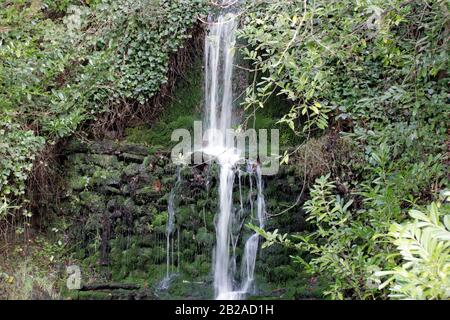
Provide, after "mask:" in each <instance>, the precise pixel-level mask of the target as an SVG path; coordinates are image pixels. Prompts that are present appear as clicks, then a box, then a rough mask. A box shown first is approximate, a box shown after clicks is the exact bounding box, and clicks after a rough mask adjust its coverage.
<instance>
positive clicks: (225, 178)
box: [203, 11, 265, 299]
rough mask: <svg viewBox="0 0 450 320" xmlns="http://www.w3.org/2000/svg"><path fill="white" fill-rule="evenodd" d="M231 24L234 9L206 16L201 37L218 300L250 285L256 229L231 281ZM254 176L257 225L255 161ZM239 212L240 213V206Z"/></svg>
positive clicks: (234, 158)
mask: <svg viewBox="0 0 450 320" xmlns="http://www.w3.org/2000/svg"><path fill="white" fill-rule="evenodd" d="M236 28H237V17H236V14H235V13H233V12H230V11H228V12H227V13H222V14H220V15H219V17H218V18H217V19H216V21H211V19H210V29H209V33H208V36H207V37H206V39H205V98H206V99H205V103H206V112H207V116H206V120H207V121H206V122H207V127H208V131H207V144H206V146H205V147H204V148H203V153H204V154H207V155H209V156H211V157H213V159H215V160H216V162H217V163H218V164H219V166H220V174H219V209H220V211H219V213H218V216H217V217H216V247H215V253H214V291H215V297H216V298H217V299H240V298H242V297H244V296H245V294H246V293H247V292H248V290H249V289H250V288H251V285H252V283H253V281H254V269H255V262H256V254H257V249H258V242H259V241H258V240H259V237H258V235H257V234H253V235H252V236H251V237H250V238H249V239H248V240H247V242H246V244H245V253H244V257H243V259H242V263H243V264H242V270H243V271H242V279H243V280H242V282H243V283H242V284H241V285H236V284H235V281H234V280H235V274H234V273H235V270H236V268H235V257H234V251H235V250H234V249H235V247H236V243H237V238H235V239H234V241H232V236H233V235H232V230H233V225H232V224H233V222H235V221H236V220H239V219H235V217H234V216H233V215H234V207H233V186H234V180H235V175H236V173H237V172H238V170H237V168H236V165H237V163H238V161H239V160H241V159H240V152H239V150H237V149H236V148H235V147H234V140H232V139H228V137H227V131H228V130H229V129H231V126H232V125H233V121H232V120H233V112H232V111H233V89H232V79H233V62H234V52H235V48H234V46H235V42H236ZM256 176H257V186H258V195H257V212H258V214H257V215H258V221H259V225H260V226H261V227H262V226H263V220H264V213H265V209H264V198H263V195H262V183H261V170H260V168H259V166H257V175H256ZM239 187H240V184H239ZM240 194H241V190H240ZM241 203H242V201H241ZM239 212H240V214H241V213H242V205H241V211H239ZM230 247H232V248H230ZM231 249H233V250H231ZM231 253H233V256H231ZM244 279H245V280H244Z"/></svg>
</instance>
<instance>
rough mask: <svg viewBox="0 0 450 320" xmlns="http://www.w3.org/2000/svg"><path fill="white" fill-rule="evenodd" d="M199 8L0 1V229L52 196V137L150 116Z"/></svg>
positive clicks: (167, 87) (190, 47) (188, 41)
mask: <svg viewBox="0 0 450 320" xmlns="http://www.w3.org/2000/svg"><path fill="white" fill-rule="evenodd" d="M204 9H205V3H204V1H201V0H198V1H196V0H195V1H166V0H160V1H153V0H138V1H130V0H118V1H116V0H96V1H75V0H67V1H49V0H29V1H27V0H13V1H4V2H2V3H1V4H0V60H1V61H2V63H1V65H0V224H1V229H0V233H1V235H2V237H3V236H5V237H6V234H9V233H10V232H12V234H14V232H15V231H16V230H17V232H19V233H23V232H24V231H26V228H27V227H29V226H30V222H31V217H32V215H33V213H34V214H36V213H37V212H36V211H38V210H36V208H35V207H33V202H34V200H36V199H37V200H39V199H42V197H49V199H51V198H52V193H53V192H54V189H57V187H55V186H53V184H54V182H55V181H54V180H55V179H54V178H49V177H51V176H58V175H59V174H60V173H59V172H58V171H57V170H56V169H57V164H58V161H57V160H58V159H57V156H58V153H59V142H60V141H61V140H62V139H65V138H67V137H70V136H71V135H72V134H74V133H75V132H77V130H79V129H81V128H83V129H86V128H89V131H90V132H93V133H94V134H95V135H109V136H119V135H121V134H123V129H124V126H125V125H126V123H128V122H132V121H136V120H137V119H139V120H143V121H147V122H149V121H151V120H153V119H155V118H157V116H158V112H160V110H161V106H162V100H163V99H162V98H163V97H164V96H166V95H168V94H169V93H170V92H171V89H172V86H173V83H174V81H175V78H176V77H178V76H180V75H181V74H182V73H183V70H184V68H185V67H186V65H188V64H189V63H191V60H190V57H191V54H192V53H193V52H196V51H198V42H199V41H200V43H201V39H202V37H201V33H202V30H201V28H199V27H198V24H197V21H198V20H197V17H198V16H199V15H202V14H203V13H204ZM196 41H197V43H196ZM83 126H84V127H83ZM26 189H28V191H32V194H26ZM36 192H37V195H36V194H34V193H36ZM29 193H30V192H29ZM45 200H48V199H45ZM30 201H31V203H30ZM30 209H34V210H30ZM33 211H34V212H33ZM11 220H13V221H14V223H13V225H16V224H17V225H18V224H19V223H20V226H19V227H18V228H17V229H16V230H12V229H15V228H12V227H11V226H10V222H11ZM23 221H24V224H23V223H22V222H23ZM24 227H25V228H24Z"/></svg>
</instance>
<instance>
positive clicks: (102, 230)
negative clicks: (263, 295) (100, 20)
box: [60, 140, 304, 298]
mask: <svg viewBox="0 0 450 320" xmlns="http://www.w3.org/2000/svg"><path fill="white" fill-rule="evenodd" d="M66 156H67V160H66V162H65V170H66V179H67V188H66V194H65V198H64V199H63V201H62V204H61V205H60V207H61V209H62V211H63V213H64V215H65V217H67V219H68V220H69V221H70V223H71V227H70V237H71V239H70V242H71V243H72V244H73V245H74V246H73V248H74V258H76V259H77V260H78V261H81V262H82V264H83V266H84V267H85V268H87V269H89V270H92V271H94V273H96V274H99V275H101V276H102V277H104V278H106V279H109V281H115V282H120V281H124V280H127V281H130V280H131V281H135V282H138V283H145V284H146V286H154V287H157V284H158V283H159V282H160V281H161V279H163V278H164V276H165V275H166V272H167V269H166V257H167V252H166V222H167V218H168V213H167V207H168V199H169V194H170V192H171V190H172V188H173V186H174V184H175V181H176V166H175V165H173V164H172V163H171V161H170V159H169V153H168V152H156V153H155V152H152V151H151V150H150V149H149V148H146V147H145V146H142V145H136V144H129V143H126V142H115V141H110V140H104V141H94V142H90V143H88V142H81V141H75V140H74V141H72V142H70V143H69V145H68V147H67V149H66ZM217 170H218V168H217V167H215V166H214V165H213V166H208V165H204V166H197V167H184V168H182V169H181V172H180V175H181V183H180V185H179V187H178V189H177V192H176V194H175V197H174V207H175V228H174V232H173V236H172V239H171V246H170V248H171V249H170V250H171V251H172V252H169V255H170V260H171V263H170V266H169V270H170V273H176V274H178V275H179V280H180V281H178V282H177V283H174V284H173V285H172V286H171V289H170V290H171V292H170V293H169V294H170V296H171V297H181V298H187V297H197V298H211V297H212V285H211V281H212V279H211V275H210V274H211V265H212V255H213V249H214V243H215V230H214V216H215V214H216V212H217V183H218V181H216V177H217ZM294 171H295V170H290V169H289V168H283V170H281V172H280V175H279V176H276V177H268V178H267V179H266V181H265V184H266V188H265V194H266V202H267V211H268V213H269V214H271V213H277V212H279V211H281V210H282V209H284V208H286V207H288V206H289V205H292V204H293V203H294V202H295V200H296V198H297V196H298V193H299V192H300V190H301V181H302V178H301V177H296V176H295V173H294ZM287 176H290V177H291V178H289V179H287ZM253 178H254V177H253ZM236 179H237V178H236ZM250 179H252V176H250V175H248V174H246V173H243V174H242V176H241V185H242V189H241V193H242V194H243V206H244V208H245V211H244V212H245V214H247V215H248V219H247V221H249V222H251V221H252V220H251V214H250V207H251V201H254V200H255V199H256V190H255V187H254V186H255V181H253V182H252V183H253V192H252V191H251V190H250ZM238 185H239V183H238V181H236V183H235V186H236V188H235V191H234V193H235V196H234V198H235V199H236V201H237V202H236V207H239V205H240V204H239V194H240V192H239V189H238ZM303 224H304V223H303V215H302V213H301V212H300V209H299V208H294V209H292V210H290V211H289V212H288V213H286V214H282V215H279V216H276V217H274V218H270V219H269V220H268V223H267V225H268V228H269V229H275V228H278V229H280V231H281V232H295V231H300V230H301V229H302V228H303ZM238 232H239V238H240V240H238V241H239V243H238V245H237V247H236V260H237V261H238V263H239V260H240V258H241V254H242V249H243V248H242V245H241V243H244V242H245V239H246V237H247V236H248V235H249V234H250V233H251V232H250V230H247V228H245V226H244V227H242V228H241V230H240V231H238ZM243 239H244V240H243ZM284 250H285V249H282V248H270V249H269V250H263V251H262V252H261V254H260V255H259V259H260V260H261V261H260V262H259V263H258V265H257V272H259V273H260V274H263V278H264V279H265V280H266V281H268V282H274V281H275V282H282V281H286V280H287V279H288V278H289V277H291V276H295V271H293V270H290V269H289V267H288V266H289V265H290V264H291V262H290V261H289V258H288V256H289V255H288V253H287V252H285V251H284ZM286 268H287V269H289V270H286ZM292 274H294V275H292ZM182 280H184V281H182ZM182 283H185V285H182ZM186 283H188V284H186ZM199 286H200V287H201V289H199Z"/></svg>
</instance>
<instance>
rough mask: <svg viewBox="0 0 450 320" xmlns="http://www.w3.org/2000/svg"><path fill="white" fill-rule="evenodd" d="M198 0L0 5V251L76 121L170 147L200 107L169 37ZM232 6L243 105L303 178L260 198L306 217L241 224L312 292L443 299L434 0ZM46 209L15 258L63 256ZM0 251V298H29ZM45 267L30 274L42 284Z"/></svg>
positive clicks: (443, 170) (441, 38) (442, 179)
mask: <svg viewBox="0 0 450 320" xmlns="http://www.w3.org/2000/svg"><path fill="white" fill-rule="evenodd" d="M210 4H211V1H203V0H180V1H170V0H158V1H155V0H90V1H88V0H85V1H76V0H59V1H51V0H7V1H3V2H2V3H1V4H0V62H1V63H0V236H1V237H2V239H1V241H2V245H1V246H0V253H1V252H2V251H5V252H8V250H9V249H10V248H9V245H8V244H10V243H11V242H14V239H12V238H14V235H15V237H17V239H22V238H21V237H20V236H21V235H22V234H24V235H25V239H28V230H30V229H32V228H31V227H32V224H33V215H36V214H39V215H43V216H45V219H47V220H48V219H51V217H49V216H48V215H49V214H50V213H49V212H42V210H38V209H37V208H38V207H36V204H35V203H34V202H35V200H34V199H32V196H31V195H32V193H33V189H34V188H36V181H37V183H47V181H48V179H50V180H52V179H53V178H52V177H53V176H54V175H55V174H60V172H58V171H57V167H56V165H57V162H52V161H51V160H55V157H56V155H55V154H56V153H58V152H59V150H60V149H59V146H60V144H61V143H62V142H64V141H65V140H66V139H68V138H70V137H72V136H74V135H75V136H84V135H85V132H89V135H90V136H95V137H98V136H101V137H103V136H107V137H109V138H112V139H116V138H121V137H123V136H125V138H126V139H127V140H128V142H133V143H140V144H143V145H145V146H146V147H152V148H155V147H158V148H159V147H164V148H168V147H169V146H170V142H169V140H170V133H171V131H172V130H173V129H175V128H179V127H186V128H188V127H189V126H190V125H191V122H192V121H193V120H194V119H198V118H200V116H199V111H201V106H200V108H199V105H198V101H199V100H200V99H201V87H202V84H201V81H200V78H201V77H200V76H199V72H198V71H199V69H200V67H199V66H198V65H196V63H197V62H196V61H192V60H190V59H189V58H188V57H187V56H188V54H186V52H185V51H184V50H188V49H189V48H186V47H187V46H192V42H195V41H198V40H201V38H202V32H201V30H199V28H198V22H199V21H201V20H202V21H204V18H202V19H200V20H199V19H197V18H198V17H199V16H200V17H204V14H205V13H206V12H207V10H208V7H209V5H210ZM213 4H214V5H216V3H213ZM242 6H245V8H244V10H242V12H243V13H242V14H241V28H240V30H239V34H238V37H239V53H240V55H241V59H242V60H243V62H242V63H241V64H242V65H241V69H242V70H247V71H248V72H249V75H250V76H249V79H250V83H249V86H248V88H247V89H246V91H245V94H244V96H243V97H242V100H243V102H242V104H241V107H242V108H243V109H245V111H246V112H247V114H249V115H250V116H249V118H246V120H249V119H251V117H255V118H254V120H255V123H256V126H257V127H261V128H263V127H277V128H284V130H285V131H284V132H283V133H282V144H283V147H286V148H284V149H286V150H283V152H284V154H283V155H282V157H281V158H280V161H281V162H282V163H283V164H286V165H289V166H294V167H297V168H299V171H300V172H301V176H302V177H301V179H300V178H298V179H297V176H296V179H297V180H295V181H290V180H289V181H288V182H289V183H290V184H291V185H293V187H292V188H291V190H295V191H296V192H297V193H298V195H297V194H296V198H297V201H295V202H294V203H290V204H289V205H288V206H287V208H286V209H284V207H283V208H282V209H281V208H280V209H279V210H274V211H277V212H276V214H277V215H280V216H281V218H280V219H283V218H282V216H283V215H285V216H289V219H290V218H292V217H293V216H294V215H304V218H305V219H306V221H307V227H306V229H305V230H302V231H301V232H292V233H286V234H285V233H282V232H280V231H279V230H277V228H276V226H271V225H269V228H268V230H262V229H259V228H257V227H255V226H252V225H249V227H250V228H253V229H255V230H257V231H258V232H259V233H260V234H261V235H262V236H264V238H265V239H266V240H267V241H266V243H265V244H264V245H263V247H264V248H267V247H271V248H269V249H264V250H275V249H274V247H275V246H282V247H283V248H282V249H277V250H281V251H279V252H283V253H286V257H287V252H289V253H292V260H291V261H290V263H292V264H293V265H295V268H293V269H292V270H298V269H299V268H301V269H303V270H306V271H307V272H308V273H309V274H310V275H311V277H318V278H319V279H320V282H321V283H324V286H325V289H324V295H325V297H327V298H331V299H347V298H352V299H378V298H382V299H386V298H395V299H404V298H413V299H449V298H450V204H449V202H450V194H449V191H448V188H449V175H448V165H449V159H448V152H449V149H448V148H449V145H450V142H449V138H448V132H449V131H448V130H449V128H448V119H449V116H450V108H449V93H448V82H449V74H448V64H449V61H448V60H449V59H448V50H449V46H448V39H449V34H450V13H449V3H448V1H445V0H427V1H422V0H360V1H354V0H340V1H330V0H315V1H307V0H284V1H246V2H245V3H243V4H242ZM191 38H194V39H191ZM191 49H192V48H191ZM194 51H195V49H194ZM191 65H193V66H194V68H195V69H196V70H195V71H194V72H193V73H192V76H190V77H187V79H185V80H186V81H188V82H189V83H190V84H191V85H192V86H191V87H190V86H179V87H176V88H177V89H176V90H177V94H176V95H175V96H176V97H177V99H176V100H174V101H171V103H166V101H165V99H163V98H164V96H165V95H167V94H168V93H169V92H170V91H171V90H172V88H173V87H174V83H175V78H177V77H178V78H183V77H184V76H183V75H182V74H183V72H182V70H183V69H184V68H185V67H186V66H191ZM193 87H194V89H192V88H193ZM180 96H183V97H185V98H184V99H178V97H180ZM280 101H282V103H280ZM164 106H166V108H167V106H169V110H166V113H165V117H162V118H161V117H160V113H161V111H162V110H163V109H164ZM286 108H287V109H286ZM158 118H159V122H156V123H155V120H157V119H158ZM250 122H251V121H249V123H250ZM135 123H137V124H138V125H134V124H135ZM130 124H133V125H131V126H130ZM149 124H151V125H149ZM244 125H247V123H245V124H244ZM287 130H289V131H287ZM325 142H326V143H325ZM55 161H56V160H55ZM42 176H45V177H47V180H39V179H40V178H42ZM49 177H50V178H49ZM33 182H34V183H33ZM48 190H51V189H47V191H48ZM51 197H52V194H50V198H51ZM41 200H43V201H48V199H47V198H44V199H41ZM164 214H166V213H164ZM186 215H187V216H188V214H186ZM160 216H162V215H160ZM158 217H159V216H158ZM160 218H161V219H162V220H163V219H165V217H160ZM58 223H59V224H60V225H61V227H58V228H56V227H52V229H51V230H50V233H51V234H52V236H49V237H47V238H45V237H44V238H40V237H37V238H36V239H35V241H34V244H35V246H36V248H34V249H33V250H32V251H30V252H29V254H30V258H28V259H27V261H29V260H30V259H31V260H34V261H35V262H36V261H38V262H39V263H41V267H42V268H44V269H45V268H50V267H51V266H50V265H51V262H53V260H54V259H55V258H56V257H58V256H64V255H68V254H69V253H68V252H67V248H66V247H65V244H66V243H65V241H66V240H67V239H65V237H64V236H63V235H62V230H63V229H64V223H65V220H64V219H62V220H58ZM205 224H206V222H205ZM210 224H211V225H212V222H211V223H210ZM160 227H161V228H163V227H162V226H160ZM189 236H191V234H189ZM205 237H206V236H205ZM23 249H26V245H23V246H22V247H20V248H15V250H14V251H13V252H9V253H11V254H12V255H16V254H18V252H21V251H22V250H23ZM9 253H8V255H9ZM2 256H5V257H6V254H5V255H3V254H2ZM118 259H119V258H118ZM49 260H50V262H49ZM11 263H12V262H10V261H6V260H5V261H0V296H2V295H3V294H5V293H4V292H2V289H3V288H2V286H1V284H2V283H7V284H10V283H12V282H13V281H16V282H17V283H19V281H21V284H18V285H17V286H16V287H15V288H16V290H15V291H10V292H9V293H7V294H6V296H8V297H10V298H16V297H19V298H20V297H22V298H23V297H25V298H31V296H30V295H29V294H30V290H31V289H30V288H31V287H32V284H31V283H30V280H29V279H27V274H29V273H30V272H34V271H33V270H32V269H33V268H34V267H30V265H29V264H21V265H20V268H18V270H19V272H18V274H19V276H18V277H16V278H17V279H14V278H13V277H11V276H10V275H9V274H8V273H7V272H6V271H8V270H6V271H5V270H4V269H8V268H5V267H4V264H11ZM127 263H129V262H128V261H127ZM201 263H204V264H205V265H207V262H206V261H201ZM189 267H190V268H191V269H195V268H196V267H195V266H189ZM9 268H10V269H11V265H10V266H9ZM194 271H195V270H194ZM43 274H45V271H44V272H43ZM43 274H42V273H36V275H35V280H36V282H38V283H42V286H43V287H46V286H47V287H49V286H50V287H51V288H49V289H48V290H47V291H49V292H52V294H53V290H54V286H53V283H52V284H51V285H50V284H49V283H48V279H45V278H44V275H43ZM294 276H295V275H294ZM19 277H22V278H20V279H19ZM298 277H304V275H303V274H302V275H300V274H299V275H298ZM314 279H315V278H314ZM52 294H51V295H52ZM56 296H57V295H55V297H56ZM52 297H53V296H52Z"/></svg>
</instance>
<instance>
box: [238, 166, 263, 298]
mask: <svg viewBox="0 0 450 320" xmlns="http://www.w3.org/2000/svg"><path fill="white" fill-rule="evenodd" d="M256 187H257V192H258V193H257V198H256V208H257V219H258V223H259V227H260V228H264V221H265V219H266V204H265V200H264V194H263V186H262V174H261V167H260V166H259V165H257V166H256ZM258 245H259V235H258V234H257V233H254V234H252V235H251V236H250V238H248V240H247V241H246V243H245V249H244V257H243V259H242V260H243V264H242V279H245V280H244V282H243V284H242V286H241V292H244V293H247V292H249V291H250V290H251V288H252V284H253V282H254V273H255V265H256V255H257V253H258Z"/></svg>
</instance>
